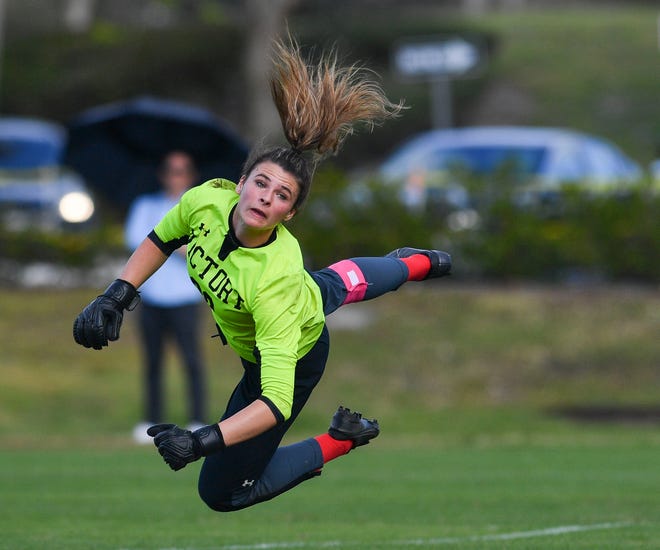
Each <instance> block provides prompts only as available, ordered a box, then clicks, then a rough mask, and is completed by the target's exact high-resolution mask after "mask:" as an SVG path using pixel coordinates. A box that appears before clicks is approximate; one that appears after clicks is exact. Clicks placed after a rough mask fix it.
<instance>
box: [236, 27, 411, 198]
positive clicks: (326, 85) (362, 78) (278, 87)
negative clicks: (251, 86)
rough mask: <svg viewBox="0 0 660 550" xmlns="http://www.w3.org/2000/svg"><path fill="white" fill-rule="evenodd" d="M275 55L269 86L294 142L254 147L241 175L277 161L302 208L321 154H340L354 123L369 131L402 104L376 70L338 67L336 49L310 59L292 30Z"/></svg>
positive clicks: (286, 132) (394, 114) (287, 134)
mask: <svg viewBox="0 0 660 550" xmlns="http://www.w3.org/2000/svg"><path fill="white" fill-rule="evenodd" d="M273 54H274V56H273V71H272V74H271V79H270V89H271V93H272V96H273V101H274V102H275V106H276V107H277V112H278V113H279V115H280V120H281V121H282V129H283V130H284V136H285V137H286V140H287V141H288V142H289V145H290V147H273V148H271V149H265V150H263V149H260V148H257V149H255V150H253V151H252V152H251V153H250V155H249V157H248V159H247V161H246V162H245V165H244V167H243V175H249V174H250V173H251V172H252V170H253V169H254V168H255V166H256V165H257V164H259V163H261V162H265V161H269V162H274V163H276V164H278V165H279V166H281V167H282V168H283V169H284V170H286V171H288V172H289V173H291V174H292V175H293V176H294V177H295V178H296V181H297V182H298V186H299V193H298V197H297V199H296V204H295V208H296V209H298V208H299V207H300V206H301V205H302V204H303V203H304V201H305V199H306V197H307V195H308V193H309V189H310V187H311V184H312V176H313V174H314V171H315V169H316V166H317V164H318V163H319V162H320V161H321V160H322V159H323V158H325V157H327V156H330V155H334V154H336V153H337V152H338V151H339V149H340V148H341V146H342V144H343V142H344V140H345V139H346V138H347V137H348V136H349V135H351V134H352V133H354V132H355V129H356V127H358V126H364V127H366V128H367V129H368V130H370V131H371V130H372V129H373V128H374V126H376V125H378V124H381V123H382V122H384V121H385V120H386V119H388V118H394V117H397V116H398V115H399V114H400V112H401V110H402V109H404V105H403V102H400V103H398V104H396V103H392V102H390V101H389V100H388V99H387V97H386V96H385V93H384V92H383V90H382V88H381V87H380V85H379V84H378V83H377V82H376V81H375V80H373V79H371V78H370V77H373V76H374V73H373V72H370V71H368V70H366V69H363V68H362V67H360V66H358V65H350V66H347V67H340V66H339V65H338V60H337V53H336V50H334V49H333V50H331V51H329V52H327V53H324V54H322V56H321V59H320V60H319V61H318V62H317V63H315V64H309V63H308V62H307V61H306V60H305V59H304V58H303V56H302V54H301V51H300V46H299V45H298V43H297V42H296V41H295V40H294V39H293V37H291V36H290V35H289V37H288V40H287V41H284V40H278V41H276V42H275V44H274V46H273ZM310 156H311V158H309V157H310Z"/></svg>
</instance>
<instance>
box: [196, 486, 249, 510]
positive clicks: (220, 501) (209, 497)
mask: <svg viewBox="0 0 660 550" xmlns="http://www.w3.org/2000/svg"><path fill="white" fill-rule="evenodd" d="M198 492H199V496H200V498H201V499H202V501H203V502H204V504H206V505H207V506H208V507H209V508H210V509H211V510H213V511H215V512H235V511H236V510H241V509H242V508H245V507H246V506H249V504H248V503H245V502H237V501H236V499H235V498H233V497H232V496H231V495H220V494H218V493H217V492H214V491H212V490H210V488H209V487H207V486H204V485H202V484H200V485H199V486H198Z"/></svg>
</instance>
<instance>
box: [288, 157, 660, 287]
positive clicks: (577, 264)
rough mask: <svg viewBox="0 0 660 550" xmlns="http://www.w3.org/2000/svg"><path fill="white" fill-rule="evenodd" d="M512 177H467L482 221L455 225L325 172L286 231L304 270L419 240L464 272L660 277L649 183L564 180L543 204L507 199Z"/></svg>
mask: <svg viewBox="0 0 660 550" xmlns="http://www.w3.org/2000/svg"><path fill="white" fill-rule="evenodd" d="M514 183H515V182H512V181H511V179H510V178H508V177H507V174H506V173H502V174H496V175H495V176H494V177H493V178H491V179H490V180H489V181H488V182H486V181H478V182H477V181H474V180H473V181H472V182H471V184H470V185H469V187H473V188H479V189H480V190H481V191H480V193H479V200H478V205H477V211H478V215H479V220H480V222H479V224H478V225H477V226H476V227H475V228H473V229H468V230H463V231H455V230H450V228H449V226H448V223H447V221H448V219H449V218H448V216H447V214H448V211H447V210H443V209H442V208H439V207H438V205H427V208H426V210H425V211H424V212H423V213H415V212H412V211H410V210H408V209H406V208H405V207H404V206H402V204H401V202H400V200H399V198H398V196H397V193H396V192H395V191H394V190H393V188H392V187H391V186H387V185H385V184H382V183H379V182H376V181H373V182H369V183H367V184H365V187H364V188H363V191H365V193H364V194H363V195H364V196H363V197H362V200H359V201H356V200H351V193H349V192H348V181H347V178H346V176H345V175H344V174H342V173H340V172H338V171H334V170H326V171H324V172H323V173H319V174H317V176H316V180H315V183H314V190H313V192H312V195H311V197H310V200H309V203H308V204H307V206H306V207H305V209H304V210H303V211H302V212H301V213H300V214H299V215H298V216H297V217H296V218H294V222H293V223H292V231H293V233H294V234H295V235H296V237H297V238H298V239H299V241H300V243H301V246H302V248H303V252H304V254H305V258H306V260H307V261H308V263H309V267H311V268H319V267H323V266H324V265H327V264H329V263H332V262H334V261H336V260H337V259H340V258H347V257H352V256H368V255H383V254H386V253H387V252H389V251H390V250H393V249H394V248H397V247H399V246H416V247H420V248H427V247H435V248H443V249H446V250H448V251H449V252H451V253H452V256H453V258H454V273H455V275H457V276H461V277H473V278H488V279H489V280H490V279H497V280H516V279H532V280H558V279H565V278H569V277H575V276H580V277H584V276H587V277H589V278H594V277H595V278H599V279H606V280H616V281H622V280H634V281H642V282H657V281H660V254H658V251H659V250H660V196H659V195H658V194H657V193H654V192H653V191H652V190H651V188H650V186H648V185H645V184H643V183H640V184H639V185H637V186H636V187H634V188H632V189H631V190H629V191H627V192H626V193H625V194H619V195H616V194H596V195H594V194H591V193H588V192H585V191H582V190H579V189H578V186H568V187H566V188H564V189H562V190H561V191H560V192H559V193H558V194H557V195H555V196H554V197H553V198H552V200H551V201H549V202H546V203H544V204H541V205H537V206H535V207H528V208H521V207H519V206H516V205H515V203H514V201H513V200H512V189H513V185H514Z"/></svg>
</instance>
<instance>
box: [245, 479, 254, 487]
mask: <svg viewBox="0 0 660 550" xmlns="http://www.w3.org/2000/svg"><path fill="white" fill-rule="evenodd" d="M253 485H254V479H246V480H245V481H244V482H243V487H252V486H253Z"/></svg>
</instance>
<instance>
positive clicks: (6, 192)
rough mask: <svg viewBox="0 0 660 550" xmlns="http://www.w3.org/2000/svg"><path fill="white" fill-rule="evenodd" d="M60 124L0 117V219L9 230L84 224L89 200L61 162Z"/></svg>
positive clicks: (91, 202)
mask: <svg viewBox="0 0 660 550" xmlns="http://www.w3.org/2000/svg"><path fill="white" fill-rule="evenodd" d="M66 137H67V135H66V130H65V129H64V128H63V127H62V126H60V125H58V124H56V123H53V122H50V121H45V120H40V119H33V118H19V117H6V118H0V224H2V226H3V227H5V228H6V229H8V230H11V231H23V230H26V229H31V228H37V229H40V230H45V231H49V230H60V229H72V228H75V227H86V226H87V225H88V224H89V223H90V222H91V220H92V218H93V216H94V200H93V198H92V195H91V193H90V192H89V191H88V189H87V187H86V185H85V182H84V181H83V179H82V178H81V177H80V176H79V175H78V174H77V173H75V172H73V171H72V170H69V169H67V168H66V167H64V166H62V164H61V162H62V155H63V152H64V147H65V145H66Z"/></svg>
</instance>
